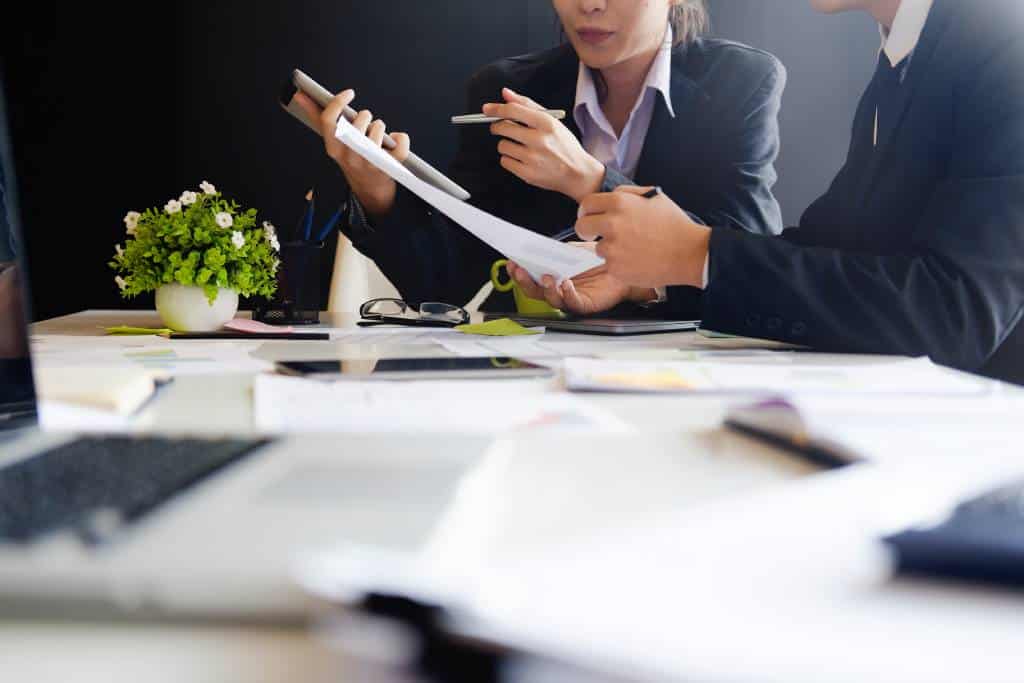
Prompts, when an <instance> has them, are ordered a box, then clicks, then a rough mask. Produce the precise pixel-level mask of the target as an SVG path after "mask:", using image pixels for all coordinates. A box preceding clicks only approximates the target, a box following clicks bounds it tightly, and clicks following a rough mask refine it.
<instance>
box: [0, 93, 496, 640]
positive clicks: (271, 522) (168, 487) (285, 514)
mask: <svg viewBox="0 0 1024 683" xmlns="http://www.w3.org/2000/svg"><path fill="white" fill-rule="evenodd" d="M5 114H6V112H5V110H4V102H3V81H2V80H0V162H2V168H3V173H2V176H3V178H4V183H5V192H4V195H3V197H4V200H5V204H6V205H7V207H6V208H7V210H6V211H5V212H4V213H5V216H4V220H3V221H0V240H2V242H3V244H4V245H5V246H6V247H7V250H5V251H0V253H8V254H9V253H10V252H13V254H14V260H13V262H11V261H8V262H5V263H3V264H0V614H3V615H5V616H12V615H21V614H24V615H27V616H33V617H39V616H59V617H61V618H67V617H73V616H78V615H81V616H83V617H86V618H96V617H107V616H111V615H120V616H124V617H139V618H143V619H153V618H158V619H165V618H166V619H192V618H195V617H202V618H203V619H204V620H206V619H211V618H213V619H219V618H223V619H229V620H232V621H239V620H242V621H260V622H267V621H269V622H273V623H282V622H287V623H292V622H295V621H301V620H303V618H304V616H305V613H306V602H305V600H304V599H303V598H302V594H301V592H300V591H299V590H298V589H297V588H294V587H293V583H292V580H291V571H292V566H291V563H292V562H293V561H294V558H296V557H298V556H300V555H302V554H304V553H306V552H309V551H311V550H315V549H319V548H322V547H332V546H335V545H336V544H338V543H339V542H341V543H346V542H352V543H356V544H370V545H373V546H375V547H382V548H387V547H391V548H394V549H395V550H401V551H403V552H408V551H409V550H415V549H416V548H419V547H421V546H422V545H424V544H425V543H427V542H428V541H429V539H430V536H431V533H432V532H433V530H434V527H435V524H436V521H437V520H439V519H440V517H441V515H442V513H443V512H444V511H445V509H446V507H447V506H448V504H449V502H450V500H451V499H452V497H453V493H454V490H455V488H456V486H457V485H458V483H459V481H460V479H461V478H462V477H463V475H464V474H465V472H466V471H467V470H468V469H469V468H470V467H471V466H472V464H474V463H475V462H476V461H477V460H478V458H479V456H480V455H481V454H482V453H483V452H484V451H485V449H486V448H487V446H488V440H487V439H486V438H471V437H465V438H462V437H459V438H451V437H441V438H430V437H425V436H423V435H416V436H409V437H402V436H388V435H379V436H373V435H368V436H361V437H360V436H351V437H350V436H346V437H343V438H339V437H320V438H318V437H312V436H311V437H301V438H299V437H295V438H284V439H279V440H267V439H254V438H235V437H231V436H226V437H225V438H220V439H209V438H203V439H198V438H188V437H187V436H184V435H183V436H125V435H120V436H109V437H103V436H87V437H82V436H76V435H74V434H60V433H47V432H44V431H42V430H40V429H39V428H38V426H37V401H36V391H35V384H34V382H33V373H32V355H31V349H30V346H29V337H28V328H27V320H28V319H29V315H28V314H27V311H28V308H29V296H28V289H29V283H30V278H29V271H28V266H27V264H26V258H25V254H24V250H23V249H22V248H20V246H19V245H21V244H23V241H22V240H21V230H20V226H21V224H20V218H19V211H18V206H17V201H16V200H17V197H18V193H17V188H16V184H15V180H16V176H15V168H14V163H13V159H14V155H13V154H12V153H11V140H10V138H9V136H8V129H7V124H6V116H5Z"/></svg>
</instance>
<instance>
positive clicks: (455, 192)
mask: <svg viewBox="0 0 1024 683" xmlns="http://www.w3.org/2000/svg"><path fill="white" fill-rule="evenodd" d="M300 92H302V93H305V94H306V95H307V96H308V97H309V98H310V99H311V100H313V101H314V102H316V103H317V104H318V105H320V106H321V107H326V106H327V105H328V104H330V102H331V100H333V99H334V94H332V93H331V92H330V91H329V90H328V89H327V88H325V87H323V86H322V85H320V84H319V83H317V82H316V81H314V80H313V79H312V78H310V77H309V76H308V75H306V74H305V73H304V72H303V71H301V70H299V69H295V70H294V71H292V75H291V77H290V78H289V79H288V80H287V81H285V84H284V86H283V87H282V88H281V95H280V103H281V106H282V107H283V108H284V110H285V111H286V112H288V113H289V114H291V115H292V116H294V117H295V118H297V119H298V120H299V121H301V122H302V123H303V124H305V126H306V127H307V128H309V129H310V130H312V131H313V132H314V133H316V134H317V135H320V134H321V131H320V126H319V124H318V122H317V121H310V120H309V117H307V116H306V112H305V111H303V109H302V108H301V107H299V105H297V104H295V102H294V101H293V100H294V99H295V95H296V94H298V93H300ZM342 116H344V117H345V118H346V119H348V120H349V122H351V121H352V120H353V119H355V117H356V110H355V109H353V108H352V107H345V111H343V112H342ZM394 148H395V141H394V140H393V139H392V138H391V136H390V135H385V136H384V149H394ZM403 165H404V166H405V167H406V168H407V169H409V171H410V172H412V174H413V175H414V176H416V177H417V178H419V179H420V180H422V181H423V182H425V183H430V184H431V185H433V186H434V187H436V188H437V189H439V190H441V191H442V192H446V193H448V194H450V195H451V196H453V197H455V198H456V199H461V200H462V201H466V200H468V199H469V197H470V194H469V192H466V190H465V189H463V188H462V187H461V186H459V184H458V183H456V182H455V181H454V180H452V179H451V178H449V177H448V176H446V175H445V174H444V173H441V172H440V171H438V170H437V169H436V168H434V167H433V166H431V165H430V164H428V163H427V162H426V161H424V160H423V159H421V158H419V157H418V156H416V155H415V154H413V153H412V152H409V156H408V157H406V159H405V162H404V164H403Z"/></svg>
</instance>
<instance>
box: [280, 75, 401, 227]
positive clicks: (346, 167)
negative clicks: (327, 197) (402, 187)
mask: <svg viewBox="0 0 1024 683" xmlns="http://www.w3.org/2000/svg"><path fill="white" fill-rule="evenodd" d="M355 96H356V93H355V91H354V90H345V91H343V92H342V93H340V94H339V95H337V96H336V97H335V98H334V99H333V100H331V103H330V104H329V105H327V108H326V109H323V110H321V109H320V107H319V106H318V105H317V104H316V102H314V101H313V100H311V99H310V98H309V97H307V96H306V94H305V93H298V94H296V95H295V102H296V103H297V104H298V105H299V106H300V107H302V109H303V110H305V112H306V115H307V116H308V117H309V118H310V119H311V120H313V121H319V122H320V133H321V134H322V135H323V138H324V147H325V148H326V150H327V156H329V157H331V158H332V159H334V161H335V163H337V164H338V166H339V167H340V168H341V172H342V173H344V174H345V179H346V180H347V181H348V185H349V187H350V188H351V189H352V192H353V194H355V196H356V198H357V199H358V200H359V203H360V204H362V205H363V208H364V209H366V213H368V214H369V215H370V216H383V215H386V214H387V213H388V212H389V211H391V207H392V206H394V204H395V194H396V193H397V191H398V187H397V185H396V184H395V181H394V180H392V179H391V177H390V176H388V174H386V173H384V172H383V171H381V170H380V169H378V168H377V167H376V166H374V165H373V164H371V163H370V162H369V161H367V160H366V159H364V158H363V157H361V156H360V155H358V154H356V153H355V152H353V151H352V150H351V149H349V148H348V147H347V146H346V145H345V144H343V143H342V142H341V141H339V140H338V139H337V138H336V137H335V136H334V131H335V129H336V128H337V127H338V118H339V117H340V116H341V112H342V111H343V110H344V109H345V107H347V106H348V105H349V104H350V103H351V102H352V100H353V99H355ZM352 126H353V127H354V128H355V129H356V130H357V131H359V132H360V133H362V134H364V135H366V137H368V138H370V140H372V141H373V143H374V144H375V145H377V146H378V147H379V146H381V144H382V143H383V142H384V133H385V132H386V130H387V126H386V125H385V124H384V122H383V121H381V120H379V119H378V120H374V118H373V114H372V113H370V112H369V111H367V110H363V111H361V112H359V114H358V115H357V116H356V119H355V121H353V122H352ZM391 137H392V139H394V141H395V144H396V147H395V149H392V150H387V151H388V153H389V154H390V155H391V156H393V157H394V158H395V159H396V160H398V161H399V162H402V161H405V159H406V157H408V156H409V145H410V142H409V136H408V135H406V134H405V133H392V134H391Z"/></svg>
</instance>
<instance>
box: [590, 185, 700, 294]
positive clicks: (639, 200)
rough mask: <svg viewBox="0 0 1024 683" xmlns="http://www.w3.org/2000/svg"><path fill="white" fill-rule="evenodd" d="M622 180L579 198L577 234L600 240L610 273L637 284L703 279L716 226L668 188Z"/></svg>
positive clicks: (691, 282) (688, 282)
mask: <svg viewBox="0 0 1024 683" xmlns="http://www.w3.org/2000/svg"><path fill="white" fill-rule="evenodd" d="M649 189H650V188H643V187H631V186H621V187H618V188H616V190H615V192H608V193H603V194H594V195H590V196H589V197H586V198H585V199H584V200H583V202H582V203H581V204H580V211H579V216H580V217H579V220H577V221H576V234H577V235H579V236H580V237H581V238H582V239H585V240H596V239H598V238H600V240H601V241H600V242H598V243H597V255H598V256H601V257H602V258H604V260H605V267H606V268H607V270H608V274H609V275H610V276H611V277H613V278H615V279H617V280H619V281H621V282H624V283H628V284H630V285H633V286H634V287H652V288H653V287H666V286H670V285H689V286H691V287H701V286H702V285H703V282H702V280H703V274H704V262H705V260H706V259H707V257H708V245H709V243H710V241H711V229H710V228H708V227H705V226H703V225H699V224H697V223H695V222H694V221H693V220H692V219H691V218H690V217H689V216H688V215H687V214H686V212H685V211H683V210H682V209H681V208H679V206H678V205H677V204H676V203H675V202H673V201H672V200H671V199H669V198H668V197H666V196H665V195H663V194H659V195H657V196H656V197H654V198H653V199H645V198H644V197H642V196H641V195H643V194H644V193H645V192H646V191H648V190H649Z"/></svg>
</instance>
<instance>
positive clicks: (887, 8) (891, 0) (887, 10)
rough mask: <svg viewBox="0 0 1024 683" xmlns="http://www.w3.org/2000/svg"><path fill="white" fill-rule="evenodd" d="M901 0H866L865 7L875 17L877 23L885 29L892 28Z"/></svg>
mask: <svg viewBox="0 0 1024 683" xmlns="http://www.w3.org/2000/svg"><path fill="white" fill-rule="evenodd" d="M901 4H903V0H868V2H867V4H866V6H865V9H866V10H867V11H868V12H869V13H870V14H871V16H873V17H874V18H875V21H877V22H878V23H879V24H881V25H882V26H884V27H885V30H886V31H889V30H891V29H892V24H893V22H894V21H896V13H897V12H899V10H900V5H901Z"/></svg>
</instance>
